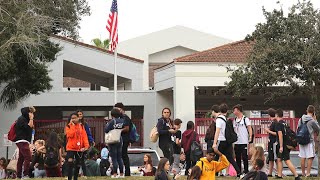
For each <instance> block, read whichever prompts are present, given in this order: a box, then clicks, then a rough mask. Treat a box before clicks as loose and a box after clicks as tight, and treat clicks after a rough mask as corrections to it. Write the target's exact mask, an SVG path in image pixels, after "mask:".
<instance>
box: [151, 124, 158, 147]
mask: <svg viewBox="0 0 320 180" xmlns="http://www.w3.org/2000/svg"><path fill="white" fill-rule="evenodd" d="M158 138H159V133H158V128H157V126H154V127H153V128H152V129H151V132H150V141H151V142H153V143H155V142H157V140H158Z"/></svg>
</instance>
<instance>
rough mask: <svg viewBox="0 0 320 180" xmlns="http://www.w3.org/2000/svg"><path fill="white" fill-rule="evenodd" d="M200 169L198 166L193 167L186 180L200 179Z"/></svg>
mask: <svg viewBox="0 0 320 180" xmlns="http://www.w3.org/2000/svg"><path fill="white" fill-rule="evenodd" d="M200 176H201V169H200V167H199V166H193V168H192V169H191V173H190V176H189V178H188V180H194V179H200Z"/></svg>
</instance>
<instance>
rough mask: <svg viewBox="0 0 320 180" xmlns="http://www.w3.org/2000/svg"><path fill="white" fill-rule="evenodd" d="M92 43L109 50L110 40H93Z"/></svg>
mask: <svg viewBox="0 0 320 180" xmlns="http://www.w3.org/2000/svg"><path fill="white" fill-rule="evenodd" d="M92 42H93V44H94V45H95V46H97V47H99V48H102V49H109V42H110V41H109V39H105V40H103V41H102V40H101V39H99V38H94V39H92Z"/></svg>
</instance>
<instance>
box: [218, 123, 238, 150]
mask: <svg viewBox="0 0 320 180" xmlns="http://www.w3.org/2000/svg"><path fill="white" fill-rule="evenodd" d="M218 118H220V119H222V120H223V121H224V122H225V123H226V130H225V136H226V141H227V143H229V144H232V143H234V142H236V141H237V140H238V135H237V133H236V132H234V129H233V124H232V122H231V121H228V120H225V119H224V118H222V117H218Z"/></svg>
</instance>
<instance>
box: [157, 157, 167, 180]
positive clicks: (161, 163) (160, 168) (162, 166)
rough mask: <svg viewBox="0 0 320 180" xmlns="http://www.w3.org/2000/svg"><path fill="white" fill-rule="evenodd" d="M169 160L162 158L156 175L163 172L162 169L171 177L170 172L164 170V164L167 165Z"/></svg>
mask: <svg viewBox="0 0 320 180" xmlns="http://www.w3.org/2000/svg"><path fill="white" fill-rule="evenodd" d="M168 161H169V160H168V159H167V158H161V159H160V161H159V164H158V168H157V172H156V176H159V175H160V174H161V172H162V171H164V172H165V173H166V175H167V178H168V179H169V176H168V173H167V172H166V171H165V170H164V166H165V165H166V163H167V162H168Z"/></svg>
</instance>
